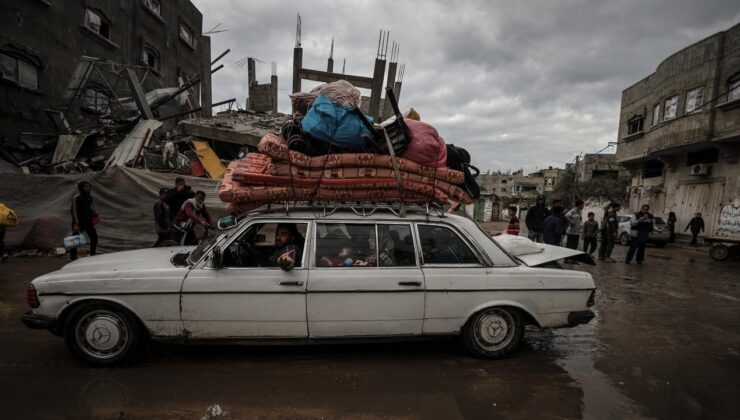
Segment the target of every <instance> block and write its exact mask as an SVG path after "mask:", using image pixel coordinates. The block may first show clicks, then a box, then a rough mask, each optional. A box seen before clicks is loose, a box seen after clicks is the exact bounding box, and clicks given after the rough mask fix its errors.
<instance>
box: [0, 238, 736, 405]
mask: <svg viewBox="0 0 740 420" xmlns="http://www.w3.org/2000/svg"><path fill="white" fill-rule="evenodd" d="M615 252H616V257H618V258H620V259H623V256H624V252H625V249H624V248H623V247H617V249H616V250H615ZM64 262H65V260H62V259H56V258H27V259H21V258H11V259H10V260H9V261H7V262H5V263H3V264H1V265H0V418H7V419H21V418H23V419H29V418H49V419H58V418H88V417H96V418H116V419H118V418H124V419H128V418H176V419H180V418H182V419H201V418H214V417H215V418H296V417H310V418H366V419H369V418H445V419H454V418H486V419H491V418H556V419H562V418H590V419H609V418H620V419H621V418H664V419H676V418H721V419H729V418H740V403H739V402H738V396H740V381H739V380H738V374H740V263H738V262H729V263H728V262H726V263H717V262H713V261H711V260H710V259H709V256H708V255H707V252H706V248H703V249H699V250H693V249H690V248H687V247H682V248H675V247H674V248H670V247H669V248H666V249H655V248H649V249H648V252H647V261H646V263H645V264H644V265H642V266H638V265H634V264H633V265H629V266H627V265H625V264H623V263H617V264H601V265H599V266H596V267H584V266H578V267H576V268H577V269H579V270H587V271H589V272H591V273H592V274H593V275H594V277H595V278H596V282H597V285H598V287H599V289H598V296H597V306H596V310H597V312H598V314H597V317H596V318H595V320H594V321H592V323H590V324H589V325H586V326H581V327H578V328H574V329H565V330H554V331H539V330H536V329H530V330H528V331H527V334H526V337H525V344H524V346H523V347H522V348H521V350H520V351H519V352H518V353H517V354H515V355H514V356H513V357H511V358H509V359H505V360H498V361H485V360H478V359H474V358H471V357H468V356H466V355H465V354H464V353H463V352H462V350H461V349H460V347H459V346H458V344H457V343H456V342H455V341H439V342H424V343H404V344H382V345H335V346H309V347H306V346H303V347H233V346H232V347H227V346H198V347H187V346H158V347H156V348H154V349H153V350H151V351H150V354H149V356H148V357H147V358H146V360H145V361H143V362H141V363H139V364H138V365H135V366H132V367H128V368H114V369H98V368H91V367H87V366H84V365H82V364H80V363H79V362H78V361H76V360H75V359H74V358H72V356H71V355H70V354H69V353H68V352H67V350H66V348H65V346H64V343H63V341H62V339H60V338H58V337H55V336H52V335H51V334H49V333H47V332H45V331H34V330H28V329H26V328H25V327H24V326H23V325H22V324H21V323H20V322H19V317H20V316H21V314H22V313H23V312H24V311H25V310H26V304H25V287H26V284H27V283H28V281H30V280H31V279H32V278H33V277H34V276H36V275H39V274H42V273H45V272H48V271H51V270H53V269H55V268H57V267H59V266H61V265H62V264H63V263H64ZM219 414H220V415H221V416H222V417H219V416H217V415H219Z"/></svg>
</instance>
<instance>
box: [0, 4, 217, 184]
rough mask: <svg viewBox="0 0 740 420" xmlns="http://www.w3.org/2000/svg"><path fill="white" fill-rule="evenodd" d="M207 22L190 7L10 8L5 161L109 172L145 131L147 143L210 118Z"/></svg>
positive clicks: (0, 44)
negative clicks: (78, 162) (82, 162)
mask: <svg viewBox="0 0 740 420" xmlns="http://www.w3.org/2000/svg"><path fill="white" fill-rule="evenodd" d="M202 22H203V17H202V15H201V13H200V11H198V9H197V8H196V7H195V6H194V5H193V4H192V3H191V2H190V1H188V0H166V1H165V0H131V1H115V2H113V1H106V0H85V1H82V0H66V1H59V0H8V1H3V2H2V4H0V160H3V161H7V162H8V163H10V164H11V165H13V166H16V167H26V168H30V169H31V171H32V172H56V171H55V170H54V169H53V168H52V161H54V162H53V164H55V165H61V164H63V163H64V162H63V161H64V160H69V159H74V158H75V157H76V156H77V154H78V153H79V155H80V156H83V155H85V156H88V158H86V159H87V162H86V165H88V166H89V167H92V168H93V169H102V167H103V166H104V165H105V163H106V162H108V161H109V160H110V159H112V155H113V154H114V153H115V150H116V147H117V145H118V144H119V143H121V141H122V139H124V138H125V136H126V135H127V134H129V133H130V132H132V130H134V127H136V126H137V124H138V123H140V122H147V121H153V123H150V124H148V125H145V126H143V128H141V129H140V130H139V131H142V132H144V133H145V134H144V135H145V136H146V135H152V133H151V132H150V131H154V129H156V128H159V127H163V128H168V129H169V128H174V127H175V126H176V123H177V121H178V120H179V119H182V118H185V117H187V116H189V115H190V114H191V113H192V112H193V111H194V110H198V111H199V112H200V113H201V115H203V116H209V115H210V111H211V105H210V104H211V93H210V75H211V51H210V38H209V37H207V36H203V35H201V33H202ZM62 142H69V147H57V146H66V143H65V144H61V143H62ZM58 149H64V150H61V151H60V150H58ZM6 166H7V164H6Z"/></svg>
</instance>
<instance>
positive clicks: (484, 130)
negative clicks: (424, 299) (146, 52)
mask: <svg viewBox="0 0 740 420" xmlns="http://www.w3.org/2000/svg"><path fill="white" fill-rule="evenodd" d="M193 2H194V3H195V4H196V6H197V7H198V8H199V9H200V10H201V12H202V13H203V29H204V31H207V30H208V29H210V28H212V27H213V26H215V25H216V24H218V23H221V26H220V27H219V29H228V30H229V31H228V32H223V33H218V34H214V35H213V36H212V41H211V42H212V47H211V48H212V55H213V56H214V57H215V56H216V55H218V54H220V53H221V52H222V51H224V50H226V49H227V48H230V49H231V53H230V54H229V55H228V56H227V57H226V58H224V60H223V63H224V64H226V67H225V68H224V69H222V70H221V71H219V72H218V73H216V74H215V75H214V79H213V101H214V102H216V101H219V100H224V99H228V98H232V97H236V98H238V100H239V101H240V103H242V104H243V103H244V100H245V97H246V95H247V93H246V90H247V88H246V83H247V70H246V66H244V67H242V68H238V67H237V66H236V65H235V63H236V62H237V61H238V60H239V59H241V58H243V57H246V56H252V57H256V58H258V59H259V60H261V61H263V62H264V63H265V64H260V63H257V77H258V79H257V80H258V81H259V82H261V83H266V82H269V80H270V79H269V78H270V62H271V61H276V62H277V63H278V77H279V85H280V91H279V98H278V101H279V109H280V111H282V112H290V100H289V98H288V95H289V94H290V93H291V89H292V59H293V47H294V44H295V26H296V13H300V14H301V18H302V20H303V30H302V44H303V63H304V67H309V68H314V69H318V70H325V69H326V59H327V58H328V56H329V47H330V44H331V38H332V37H334V39H335V45H334V60H335V65H334V70H335V71H341V68H342V60H343V59H346V60H347V64H346V72H347V73H348V74H356V75H363V76H371V75H372V70H373V63H374V59H375V54H376V50H377V42H378V33H379V30H380V29H386V30H390V33H391V34H390V35H391V36H390V38H391V40H392V41H393V40H395V41H396V42H398V43H399V44H400V57H399V62H400V63H405V64H406V73H405V76H404V80H403V88H402V91H401V97H400V101H399V102H400V106H401V108H402V109H406V108H408V107H411V106H413V107H414V108H415V109H416V110H418V111H419V113H420V114H421V117H422V119H423V120H424V121H426V122H428V123H430V124H432V125H433V126H435V127H436V128H437V130H438V131H439V132H440V134H441V135H442V137H444V139H445V140H446V141H447V143H454V144H456V145H459V146H463V147H465V148H467V149H468V150H469V151H470V152H471V155H472V156H473V164H475V165H477V166H478V167H480V169H481V170H483V171H485V170H487V169H491V170H509V169H512V170H516V169H518V168H524V170H525V171H527V172H529V171H533V170H535V169H536V168H540V169H541V168H544V167H547V166H557V167H562V166H563V165H564V163H565V162H569V161H572V160H573V159H574V157H575V155H576V154H578V153H581V152H583V153H590V152H595V151H597V150H599V149H601V148H603V147H605V146H606V145H607V142H610V141H616V137H617V125H618V123H619V103H620V95H621V91H622V90H623V89H624V88H626V87H628V86H629V85H631V84H633V83H634V82H637V81H638V80H640V79H641V78H643V77H645V76H647V75H648V74H650V73H651V72H653V71H654V70H655V68H656V66H657V65H658V64H659V63H660V62H661V61H662V60H663V59H665V58H666V57H667V56H669V55H671V54H672V53H674V52H676V51H678V50H680V49H682V48H683V47H685V46H688V45H689V44H692V43H694V42H696V41H699V40H701V39H702V38H705V37H707V36H709V35H711V34H713V33H716V32H718V31H721V30H725V29H727V28H729V27H731V26H732V25H734V24H736V23H738V22H740V1H738V0H703V1H696V0H693V1H690V0H660V1H658V0H609V1H595V0H590V1H586V0H563V1H555V0H541V1H522V0H511V1H490V0H489V1H466V2H460V1H456V2H452V1H399V0H395V1H383V0H372V1H337V0H333V1H311V2H297V1H277V0H269V1H257V0H250V1H242V0H193ZM311 86H313V85H312V84H311V82H307V81H304V82H303V88H304V90H307V88H310V87H311Z"/></svg>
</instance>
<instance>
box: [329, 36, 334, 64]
mask: <svg viewBox="0 0 740 420" xmlns="http://www.w3.org/2000/svg"><path fill="white" fill-rule="evenodd" d="M329 58H330V59H333V58H334V37H331V49H330V50H329Z"/></svg>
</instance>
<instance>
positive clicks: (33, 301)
mask: <svg viewBox="0 0 740 420" xmlns="http://www.w3.org/2000/svg"><path fill="white" fill-rule="evenodd" d="M26 300H27V301H28V306H30V307H31V308H33V309H35V308H38V307H39V306H41V302H39V295H38V293H36V288H35V287H33V285H29V286H28V289H26Z"/></svg>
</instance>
